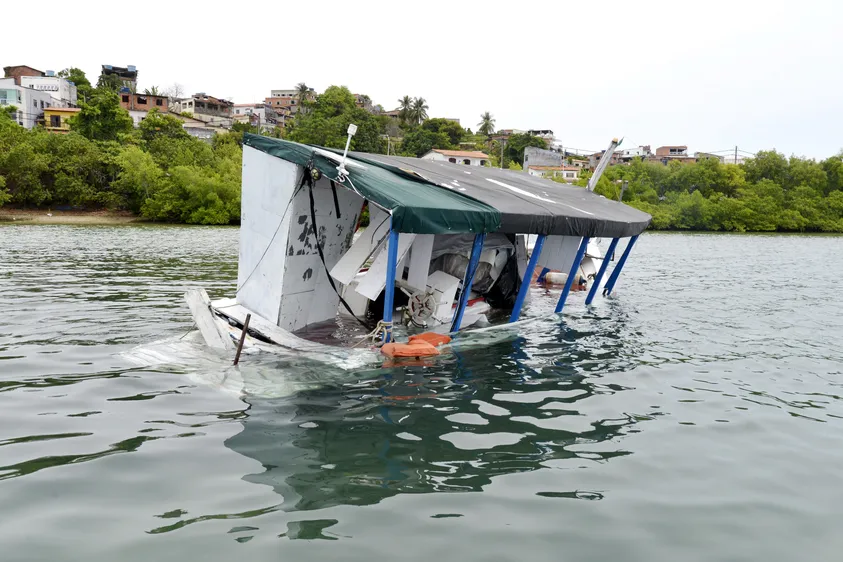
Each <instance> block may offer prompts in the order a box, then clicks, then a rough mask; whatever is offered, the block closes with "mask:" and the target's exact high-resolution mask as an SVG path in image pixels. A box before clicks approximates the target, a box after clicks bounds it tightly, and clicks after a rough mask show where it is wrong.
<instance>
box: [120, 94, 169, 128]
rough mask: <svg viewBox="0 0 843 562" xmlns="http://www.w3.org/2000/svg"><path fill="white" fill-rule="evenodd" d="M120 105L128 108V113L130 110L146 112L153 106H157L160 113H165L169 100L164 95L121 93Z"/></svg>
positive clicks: (167, 109)
mask: <svg viewBox="0 0 843 562" xmlns="http://www.w3.org/2000/svg"><path fill="white" fill-rule="evenodd" d="M159 104H160V105H159ZM120 106H121V107H122V108H123V109H126V110H128V111H129V113H131V112H132V111H143V112H147V111H149V110H151V109H154V108H157V109H158V111H160V112H161V113H167V112H168V111H169V110H170V102H169V100H168V99H167V97H166V96H147V95H145V94H122V93H121V94H120ZM135 125H137V123H135Z"/></svg>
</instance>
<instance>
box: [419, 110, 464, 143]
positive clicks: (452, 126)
mask: <svg viewBox="0 0 843 562" xmlns="http://www.w3.org/2000/svg"><path fill="white" fill-rule="evenodd" d="M422 128H423V129H425V130H428V131H432V132H434V133H445V134H446V135H448V140H449V142H450V143H451V144H452V145H454V146H457V145H459V144H460V141H461V140H462V138H463V135H465V130H464V129H463V128H462V127H460V124H459V123H457V122H455V121H451V120H449V119H443V118H441V117H435V118H433V119H428V120H427V121H425V122H424V123H423V124H422ZM436 148H444V147H436Z"/></svg>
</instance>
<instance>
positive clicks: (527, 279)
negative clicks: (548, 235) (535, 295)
mask: <svg viewBox="0 0 843 562" xmlns="http://www.w3.org/2000/svg"><path fill="white" fill-rule="evenodd" d="M544 239H545V235H544V234H539V237H538V238H536V245H535V246H533V253H532V254H531V255H530V261H529V262H528V263H527V270H526V271H524V278H523V279H522V280H521V288H520V289H518V296H517V297H515V306H514V307H513V308H512V315H511V316H510V317H509V321H510V322H515V321H516V320H518V317H519V316H521V307H522V306H524V299H525V298H527V291H529V290H530V283H532V282H533V271H535V270H536V264H537V263H538V261H539V255H541V253H542V247H543V246H544Z"/></svg>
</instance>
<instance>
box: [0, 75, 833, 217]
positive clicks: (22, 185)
mask: <svg viewBox="0 0 843 562" xmlns="http://www.w3.org/2000/svg"><path fill="white" fill-rule="evenodd" d="M70 71H72V72H73V73H75V74H73V75H72V77H73V79H74V81H76V82H77V84H80V83H83V84H84V88H82V90H83V91H84V96H83V97H82V98H80V107H81V112H80V113H79V114H77V116H75V117H74V118H72V119H71V132H70V133H68V134H51V133H48V132H47V131H46V130H44V129H43V128H35V129H33V130H26V129H24V128H23V127H20V126H19V125H18V124H17V123H16V122H15V121H14V120H13V119H12V118H11V115H13V114H14V111H15V108H4V110H0V205H3V204H4V203H5V204H11V205H15V206H19V207H39V208H45V207H52V208H62V207H77V208H85V209H99V208H110V209H125V210H129V211H132V212H134V213H136V214H138V215H139V216H140V217H142V218H145V219H149V220H160V221H169V222H185V223H192V224H229V223H233V222H237V221H239V220H240V175H241V162H242V148H241V147H242V131H244V130H246V129H249V127H248V126H247V125H242V124H236V125H235V126H234V128H233V130H232V132H229V133H218V134H216V135H215V136H214V138H213V141H212V142H211V143H208V142H205V141H202V140H199V139H196V138H193V137H191V136H189V135H188V134H187V133H186V132H185V131H184V129H183V127H182V122H181V121H180V120H179V119H178V118H176V117H173V116H171V115H163V114H160V113H158V112H157V111H151V112H150V113H149V114H148V116H147V117H146V119H145V120H144V121H142V122H141V124H140V127H139V128H134V127H133V126H132V119H131V117H130V116H129V114H128V112H127V111H126V110H124V109H123V108H121V107H120V103H119V98H118V94H117V92H116V87H118V86H119V84H113V83H111V82H109V80H107V79H102V77H101V79H100V80H99V81H98V83H97V87H96V88H94V87H92V86H91V85H90V83H89V82H87V80H86V79H85V77H84V73H82V72H81V71H79V70H78V69H70ZM83 81H84V82H83ZM302 101H303V102H304V103H302V105H301V107H300V111H299V113H298V114H297V115H296V117H295V119H293V120H292V122H291V123H289V124H288V125H287V128H286V129H285V130H284V131H281V130H280V129H277V130H276V131H274V134H275V135H276V136H277V135H283V136H284V137H285V138H287V139H289V140H292V141H296V142H301V143H307V144H315V145H321V146H327V147H333V148H343V147H344V146H345V141H346V138H347V134H346V131H347V129H348V125H349V124H351V123H354V124H356V125H357V127H358V129H357V134H356V135H355V136H354V138H353V139H352V144H351V147H352V149H353V150H357V151H361V152H373V153H382V154H384V153H386V152H387V150H389V151H390V153H391V154H400V155H406V156H416V157H418V156H422V155H423V154H425V153H426V152H428V151H429V150H431V149H433V148H441V149H456V148H459V147H461V146H462V147H465V148H472V147H473V148H475V149H477V150H482V151H485V152H486V153H487V154H489V155H490V157H491V158H490V160H491V164H492V165H493V166H499V165H500V158H501V157H503V165H504V166H505V167H509V168H514V169H520V164H521V163H522V162H523V153H524V148H526V147H527V146H539V147H543V146H544V141H543V140H542V139H540V138H538V137H534V136H531V135H527V134H521V135H511V136H510V137H509V139H508V141H507V143H506V144H505V145H503V146H501V145H499V144H498V143H497V141H492V140H491V139H490V137H491V135H492V134H493V132H494V130H495V128H494V119H493V117H492V115H491V114H490V113H488V112H486V113H484V114H483V115H482V116H481V122H480V123H479V124H478V134H474V133H472V132H471V130H470V129H463V128H462V127H461V126H460V125H459V124H458V123H456V122H454V121H450V120H448V119H436V118H434V119H429V118H428V115H427V104H426V102H425V100H424V99H423V98H410V97H409V96H405V97H404V98H403V99H402V100H399V104H400V108H401V110H400V115H399V119H398V120H397V122H396V120H395V119H392V118H390V117H388V116H386V115H383V114H381V113H378V112H377V111H376V112H370V111H366V110H364V109H362V108H359V107H357V105H356V103H355V99H354V95H353V94H352V93H351V92H350V91H349V90H348V88H345V87H340V86H331V87H330V88H328V89H327V90H325V92H324V93H322V94H320V95H318V96H316V98H315V100H312V101H311V100H304V99H302ZM399 139H400V140H399ZM396 140H397V142H396ZM587 179H588V174H585V175H584V177H583V178H582V179H581V180H580V181H579V183H580V184H581V185H585V183H586V181H587ZM623 181H627V182H628V189H627V190H626V192H625V193H624V197H623V200H624V202H625V203H628V204H630V205H632V206H634V207H637V208H639V209H641V210H643V211H646V212H648V213H650V214H651V215H652V216H653V223H652V228H654V229H677V230H723V231H740V232H743V231H798V232H806V231H807V232H843V153H841V154H840V155H837V156H833V157H831V158H828V159H826V160H823V161H821V162H817V161H815V160H810V159H804V158H797V157H791V158H789V159H788V158H786V157H785V156H784V155H782V154H780V153H777V152H775V151H766V152H759V153H758V154H757V155H756V157H755V158H753V159H750V160H748V161H747V162H746V163H745V164H741V165H739V166H735V165H724V164H721V163H720V161H719V160H717V159H716V158H710V159H705V160H702V161H700V162H698V163H696V164H680V163H678V162H673V163H670V164H669V165H668V166H664V165H662V164H659V163H652V162H644V161H641V160H636V161H634V162H632V164H631V165H629V166H620V165H619V166H611V167H609V168H608V169H607V170H606V172H605V174H604V175H603V177H601V179H600V181H599V183H598V185H597V188H596V191H597V192H598V193H600V194H602V195H605V196H606V197H608V198H610V199H618V196H619V194H620V189H621V185H622V183H623Z"/></svg>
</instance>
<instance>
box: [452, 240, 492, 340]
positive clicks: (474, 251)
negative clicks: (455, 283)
mask: <svg viewBox="0 0 843 562" xmlns="http://www.w3.org/2000/svg"><path fill="white" fill-rule="evenodd" d="M484 240H486V235H485V234H478V235H476V236H475V237H474V245H473V246H472V247H471V258H470V259H469V260H468V268H467V269H466V270H465V279H463V282H462V293H460V302H459V304H457V310H456V312H455V313H454V321H453V323H452V324H451V331H452V332H456V331H457V330H459V329H460V324H462V317H463V314H465V307H466V305H467V304H468V294H469V293H470V292H471V284H472V283H473V281H474V274H475V273H477V266H478V265H480V254H481V253H482V252H483V241H484Z"/></svg>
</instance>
